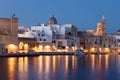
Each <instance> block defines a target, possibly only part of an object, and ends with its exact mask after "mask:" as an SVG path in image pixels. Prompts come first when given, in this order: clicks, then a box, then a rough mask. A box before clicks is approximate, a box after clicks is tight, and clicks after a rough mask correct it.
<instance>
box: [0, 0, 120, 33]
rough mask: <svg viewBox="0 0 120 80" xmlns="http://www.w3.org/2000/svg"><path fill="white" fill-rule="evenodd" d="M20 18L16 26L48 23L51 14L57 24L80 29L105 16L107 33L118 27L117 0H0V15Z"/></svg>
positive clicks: (119, 1)
mask: <svg viewBox="0 0 120 80" xmlns="http://www.w3.org/2000/svg"><path fill="white" fill-rule="evenodd" d="M14 13H15V14H16V16H17V17H18V18H19V25H23V26H27V27H30V26H32V25H36V24H39V23H44V24H47V23H48V20H49V18H50V17H51V15H52V14H54V15H55V17H56V19H57V21H58V24H60V25H61V24H66V23H71V24H73V25H75V26H76V27H77V28H78V29H79V30H87V29H94V30H96V25H97V22H100V21H101V19H102V16H103V15H104V16H105V18H106V22H107V33H113V32H115V31H117V30H118V29H120V0H0V17H11V16H12V15H13V14H14Z"/></svg>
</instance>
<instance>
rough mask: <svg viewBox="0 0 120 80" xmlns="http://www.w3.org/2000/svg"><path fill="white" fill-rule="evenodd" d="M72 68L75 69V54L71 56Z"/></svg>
mask: <svg viewBox="0 0 120 80" xmlns="http://www.w3.org/2000/svg"><path fill="white" fill-rule="evenodd" d="M72 69H75V56H72Z"/></svg>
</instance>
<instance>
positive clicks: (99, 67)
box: [98, 55, 101, 70]
mask: <svg viewBox="0 0 120 80" xmlns="http://www.w3.org/2000/svg"><path fill="white" fill-rule="evenodd" d="M98 69H99V70H101V55H99V63H98Z"/></svg>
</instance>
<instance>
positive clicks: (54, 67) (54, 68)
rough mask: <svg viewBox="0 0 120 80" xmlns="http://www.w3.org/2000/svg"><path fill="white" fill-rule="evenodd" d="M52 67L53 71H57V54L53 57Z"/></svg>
mask: <svg viewBox="0 0 120 80" xmlns="http://www.w3.org/2000/svg"><path fill="white" fill-rule="evenodd" d="M52 68H53V72H55V71H56V57H55V56H53V57H52Z"/></svg>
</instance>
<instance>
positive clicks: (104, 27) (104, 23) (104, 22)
mask: <svg viewBox="0 0 120 80" xmlns="http://www.w3.org/2000/svg"><path fill="white" fill-rule="evenodd" d="M102 31H103V35H105V34H106V20H105V17H104V16H103V17H102Z"/></svg>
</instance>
